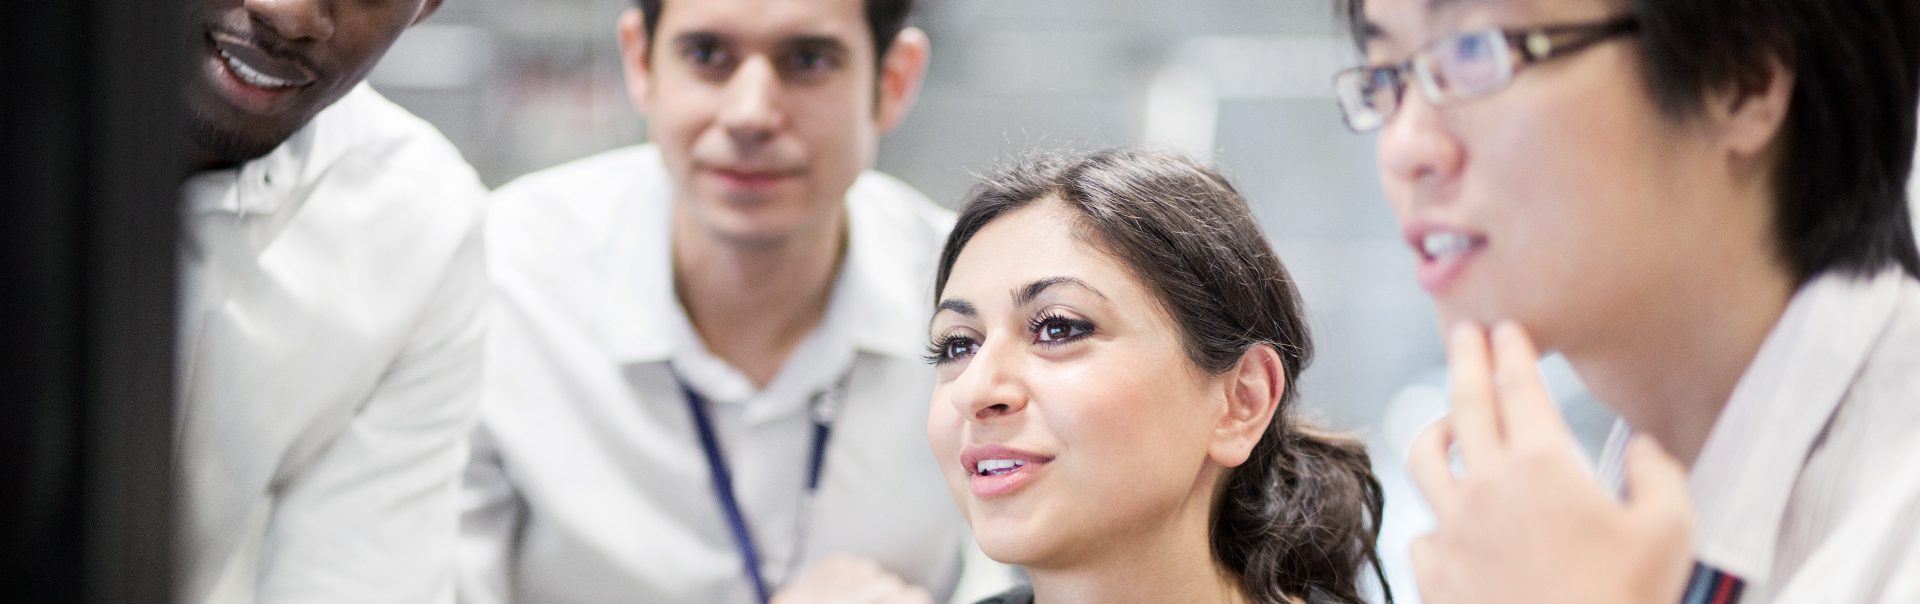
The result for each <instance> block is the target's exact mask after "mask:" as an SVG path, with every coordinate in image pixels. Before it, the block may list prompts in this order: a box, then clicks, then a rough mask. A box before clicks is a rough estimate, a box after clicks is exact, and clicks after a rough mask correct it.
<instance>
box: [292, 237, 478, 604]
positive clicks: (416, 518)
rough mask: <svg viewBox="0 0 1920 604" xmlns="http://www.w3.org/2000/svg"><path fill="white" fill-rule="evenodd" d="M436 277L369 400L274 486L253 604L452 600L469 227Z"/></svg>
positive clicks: (469, 390)
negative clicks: (404, 340)
mask: <svg viewBox="0 0 1920 604" xmlns="http://www.w3.org/2000/svg"><path fill="white" fill-rule="evenodd" d="M441 279H442V280H441V282H440V283H439V285H438V286H437V287H436V288H435V290H434V293H433V294H432V298H431V301H430V302H429V303H428V304H426V305H425V306H424V308H423V310H422V311H421V316H420V318H419V321H418V323H416V329H415V331H414V332H413V333H412V334H411V335H410V336H409V339H408V342H407V344H406V345H405V348H404V349H403V350H402V352H401V354H400V356H399V358H398V359H397V360H396V361H394V363H393V364H392V365H391V366H389V367H388V368H387V370H386V372H385V373H384V374H383V375H382V376H381V379H380V381H379V383H378V385H377V386H376V387H375V389H374V391H373V393H372V395H371V396H369V397H368V398H367V400H366V401H365V403H364V404H363V405H362V406H361V407H360V408H359V409H358V410H357V411H356V412H355V413H354V415H353V418H352V419H351V421H350V423H349V424H348V425H347V426H346V427H345V428H344V429H342V430H341V432H340V434H339V437H338V438H337V439H336V440H335V441H334V442H332V443H330V444H329V445H328V447H327V448H326V450H325V451H324V452H322V453H321V454H320V456H319V457H318V458H316V459H315V460H314V461H313V462H312V464H311V465H310V466H308V467H307V468H304V469H303V470H302V471H301V472H299V473H298V474H296V475H294V476H292V477H291V478H289V479H288V481H287V484H285V485H283V488H282V490H281V491H280V497H279V502H278V505H276V506H275V511H274V515H273V517H272V518H271V519H270V520H269V524H268V526H267V533H266V536H265V540H264V541H263V543H262V551H261V557H260V575H259V576H260V584H259V592H258V594H259V600H260V601H261V602H274V603H288V602H316V603H321V602H323V603H327V604H337V603H341V602H356V603H380V602H393V603H396V604H399V603H407V604H415V603H426V602H451V601H452V600H453V595H454V569H455V558H454V548H455V542H456V539H457V536H458V526H457V522H458V520H459V511H458V509H457V504H456V501H455V497H456V490H457V488H458V485H459V482H460V475H461V471H462V469H463V467H464V466H465V464H466V461H467V436H468V432H469V431H470V430H471V429H472V425H473V417H474V415H475V411H476V408H477V406H478V400H479V394H480V390H479V387H480V371H481V360H482V359H481V347H482V345H483V338H484V335H485V334H484V331H485V330H484V321H483V317H482V314H481V312H482V308H483V306H484V305H485V301H486V296H487V292H488V289H487V285H486V276H485V267H484V264H483V257H482V251H481V243H480V234H479V233H478V232H477V229H475V230H474V232H470V233H469V234H468V235H467V236H466V239H465V240H464V241H463V242H462V243H461V245H460V249H459V250H458V251H457V252H456V253H455V254H454V256H453V258H452V261H451V262H450V263H449V265H448V270H447V272H446V273H445V274H444V275H443V276H442V277H441ZM369 293H372V292H369Z"/></svg>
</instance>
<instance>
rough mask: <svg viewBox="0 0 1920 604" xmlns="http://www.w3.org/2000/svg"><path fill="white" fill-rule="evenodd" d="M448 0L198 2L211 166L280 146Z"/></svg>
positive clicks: (198, 127) (198, 113) (203, 139)
mask: <svg viewBox="0 0 1920 604" xmlns="http://www.w3.org/2000/svg"><path fill="white" fill-rule="evenodd" d="M439 4H440V0H351V1H345V2H334V1H329V0H195V1H194V2H191V3H190V4H189V6H190V8H189V11H190V13H189V16H188V17H189V23H190V24H191V25H190V26H189V31H188V33H189V35H191V36H192V37H193V39H192V42H193V48H197V49H199V53H200V54H199V56H198V58H197V60H196V61H195V63H194V69H193V72H192V77H191V78H189V79H188V81H187V86H186V101H187V107H188V109H189V114H190V128H191V129H190V135H191V137H192V141H193V143H194V145H195V147H197V151H198V152H199V153H200V154H201V156H202V157H201V159H200V161H201V162H202V163H206V164H213V165H219V164H233V163H238V162H243V161H247V160H250V159H253V158H256V157H260V156H262V155H266V154H267V153H268V152H270V151H272V150H273V148H274V147H278V146H279V145H280V143H282V142H284V141H286V140H287V137H289V136H292V135H293V133H294V132H295V131H297V130H299V129H300V128H301V127H302V126H305V125H306V124H307V122H308V121H309V120H311V119H313V116H314V115H315V114H317V113H319V112H320V110H322V109H325V108H327V106H328V105H331V104H333V102H334V101H337V100H339V99H340V97H341V96H344V95H346V93H347V92H348V91H349V90H352V89H353V87H354V85H356V84H358V83H360V81H361V80H363V79H365V78H366V76H367V72H368V71H370V70H372V69H373V65H374V63H376V62H378V61H379V60H380V56H381V55H382V54H385V53H386V51H387V48H388V47H389V46H392V45H393V41H394V40H395V39H396V38H399V37H400V32H402V31H404V30H406V28H407V27H408V26H410V25H412V24H413V23H414V22H415V21H417V20H418V19H420V18H422V17H424V16H425V15H426V14H427V13H428V12H431V11H432V9H433V8H436V7H438V6H439Z"/></svg>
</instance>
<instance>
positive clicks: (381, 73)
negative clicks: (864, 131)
mask: <svg viewBox="0 0 1920 604" xmlns="http://www.w3.org/2000/svg"><path fill="white" fill-rule="evenodd" d="M630 1H631V0H546V1H541V2H529V1H526V0H450V1H449V2H447V3H446V4H445V5H444V6H443V7H442V8H441V11H440V13H439V14H436V15H434V16H433V17H432V18H430V19H429V20H428V21H426V22H425V23H423V24H422V25H421V26H419V27H417V28H415V29H414V30H413V31H411V32H408V33H407V34H406V35H405V36H404V37H402V38H401V39H400V42H399V44H398V45H397V46H396V47H395V48H394V49H393V51H392V52H391V53H390V54H389V56H388V57H387V58H386V60H385V61H384V62H382V63H381V65H380V67H379V69H378V70H376V71H375V72H374V74H373V77H372V80H373V82H374V85H375V86H376V87H378V88H380V90H381V91H382V92H383V93H385V94H386V95H387V96H389V97H390V98H392V99H394V100H395V101H397V102H399V103H400V104H402V105H405V106H406V107H407V108H408V109H411V110H412V111H414V112H415V113H416V114H419V115H420V116H422V117H424V118H426V119H427V120H429V121H431V122H433V123H434V124H435V125H437V126H439V127H440V128H441V130H442V131H444V132H446V134H447V136H448V137H449V138H451V139H452V140H453V142H454V143H455V144H457V145H459V146H460V148H461V149H462V150H463V151H464V152H465V153H466V155H467V158H468V160H469V161H471V162H472V163H473V164H474V167H475V168H477V169H478V170H479V171H480V174H481V177H482V179H484V180H485V181H486V182H487V184H489V185H491V186H498V185H500V184H503V183H505V182H506V181H508V180H511V179H512V178H514V177H516V176H519V175H522V174H525V173H527V172H530V171H533V170H537V169H540V168H544V167H548V166H552V165H554V164H558V163H561V162H564V161H567V160H571V159H576V158H579V157H583V156H586V155H588V154H591V153H594V152H598V151H602V150H605V149H610V148H614V147H618V146H623V145H629V144H634V143H636V142H640V141H643V140H644V139H645V130H646V128H645V124H644V123H643V122H642V120H641V119H640V117H639V115H638V114H637V113H636V112H635V111H634V110H633V108H632V107H631V105H630V104H629V103H628V101H627V98H626V92H625V89H624V87H623V86H624V85H623V83H622V80H621V74H620V70H619V58H618V54H617V49H616V46H615V43H614V34H613V31H614V20H615V18H616V17H617V16H618V15H619V14H620V12H621V11H622V10H625V9H626V7H628V6H630V5H631V4H630ZM915 23H916V24H917V25H919V26H920V27H921V28H922V29H925V30H926V31H927V32H928V35H929V36H931V37H932V39H933V46H934V52H933V61H932V66H931V68H930V70H929V73H928V76H927V83H926V86H925V88H924V89H923V91H922V93H921V95H920V101H919V105H918V107H917V108H916V109H915V110H914V113H913V115H912V116H911V117H909V118H908V120H907V122H906V124H905V125H904V126H902V127H901V128H900V129H898V130H896V131H895V132H894V133H893V134H892V135H890V136H888V137H886V138H885V139H883V143H882V148H881V155H880V160H879V164H880V165H879V167H880V169H881V170H883V171H886V172H888V173H891V174H893V175H895V176H899V177H900V178H902V179H905V180H906V181H907V182H910V183H912V184H914V185H915V186H918V187H919V188H920V189H921V190H922V191H925V192H926V193H927V195H928V196H930V197H932V198H933V199H934V200H936V201H938V202H940V203H943V204H946V205H949V206H952V205H956V204H958V203H959V201H960V199H961V197H962V196H963V195H964V194H965V193H966V191H967V188H968V187H969V186H970V185H971V183H972V181H973V178H974V175H975V174H977V173H979V172H981V171H984V170H985V169H987V168H989V167H991V166H992V165H993V164H994V162H996V161H998V160H1004V159H1008V158H1011V157H1013V156H1015V155H1018V154H1019V153H1021V152H1022V151H1026V150H1030V149H1034V148H1060V147H1074V148H1089V147H1098V146H1106V145H1120V144H1130V143H1139V142H1143V141H1146V142H1154V143H1159V144H1162V145H1165V146H1169V147H1173V148H1177V149H1180V150H1183V151H1187V152H1189V153H1193V154H1195V155H1200V156H1204V157H1211V158H1212V159H1213V160H1214V161H1215V162H1216V163H1218V164H1220V165H1221V167H1222V168H1224V169H1226V170H1227V171H1228V172H1229V173H1230V175H1231V176H1232V177H1233V178H1234V180H1235V181H1236V183H1237V184H1238V185H1239V186H1240V187H1241V188H1242V190H1243V191H1244V192H1245V193H1246V195H1247V197H1248V198H1249V199H1250V200H1251V201H1252V202H1253V205H1254V209H1255V212H1256V214H1258V216H1259V217H1260V220H1261V222H1262V224H1263V225H1264V226H1265V227H1266V229H1267V233H1268V234H1269V236H1271V237H1272V238H1273V243H1274V245H1275V246H1276V247H1277V248H1279V251H1280V254H1281V257H1282V258H1283V259H1284V260H1285V262H1286V264H1287V266H1288V267H1289V268H1290V269H1291V270H1292V271H1293V273H1294V276H1295V278H1296V279H1297V280H1298V281H1299V282H1300V287H1301V289H1302V290H1303V291H1304V292H1305V294H1306V297H1307V305H1308V308H1309V309H1310V311H1311V312H1312V313H1313V320H1314V327H1316V328H1317V332H1316V334H1315V335H1316V336H1317V340H1318V343H1319V344H1320V356H1319V358H1318V360H1317V361H1316V363H1315V364H1314V366H1313V369H1312V371H1310V372H1308V373H1307V377H1306V378H1304V379H1303V381H1302V382H1303V383H1302V384H1301V392H1302V394H1303V395H1305V400H1306V401H1308V402H1309V404H1311V405H1312V406H1313V407H1314V408H1315V409H1316V410H1317V412H1318V413H1320V414H1321V415H1322V416H1323V419H1324V420H1326V421H1327V422H1328V423H1331V424H1333V425H1336V426H1341V427H1347V428H1361V427H1365V426H1369V425H1372V424H1374V423H1375V422H1376V419H1377V418H1378V417H1379V416H1380V414H1381V411H1382V408H1383V406H1384V405H1385V404H1386V402H1387V401H1388V400H1389V399H1390V398H1391V397H1392V395H1393V393H1394V391H1395V390H1396V389H1397V388H1398V386H1399V385H1401V384H1403V383H1405V382H1407V381H1408V379H1410V378H1411V377H1413V376H1414V375H1415V374H1416V373H1418V372H1419V371H1420V370H1422V369H1426V368H1429V367H1432V366H1434V365H1435V364H1436V363H1438V362H1439V361H1440V359H1441V350H1440V344H1439V337H1438V335H1437V331H1436V330H1435V329H1434V328H1433V318H1432V311H1431V306H1430V305H1429V304H1428V302H1427V301H1426V298H1425V296H1424V295H1423V294H1422V293H1421V292H1420V291H1419V289H1418V287H1416V286H1415V284H1414V282H1413V280H1412V279H1411V278H1410V276H1411V267H1412V264H1411V256H1409V255H1408V254H1407V253H1406V252H1405V246H1404V245H1402V244H1401V243H1400V242H1399V239H1398V235H1397V227H1396V226H1395V225H1394V222H1393V216H1392V213H1391V212H1390V211H1389V209H1388V208H1387V206H1386V204H1385V203H1384V202H1383V201H1382V200H1381V197H1380V192H1379V186H1378V185H1377V184H1376V181H1375V178H1374V171H1373V161H1372V152H1373V151H1372V149H1373V144H1372V139H1371V137H1365V136H1357V135H1353V134H1350V133H1348V132H1347V131H1346V130H1345V128H1344V127H1343V126H1342V125H1341V122H1340V116H1339V112H1338V110H1337V109H1336V108H1335V106H1334V103H1333V99H1332V97H1331V96H1330V93H1329V91H1328V82H1329V80H1330V78H1331V74H1332V72H1333V71H1334V70H1335V69H1338V68H1340V67H1343V66H1345V65H1347V64H1350V63H1352V62H1353V61H1355V60H1356V55H1355V53H1354V52H1353V50H1352V47H1351V45H1350V44H1349V43H1348V42H1346V41H1345V38H1344V37H1342V36H1343V34H1342V33H1341V30H1340V26H1339V25H1338V24H1337V23H1336V21H1335V20H1334V18H1333V15H1332V11H1331V8H1330V3H1329V2H1325V1H1321V0H1208V1H1206V2H1145V1H1116V0H1048V1H1045V2H1033V1H1024V0H966V1H956V0H945V1H940V0H935V1H926V0H923V1H922V2H921V3H920V7H919V10H918V12H917V14H916V17H915Z"/></svg>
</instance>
